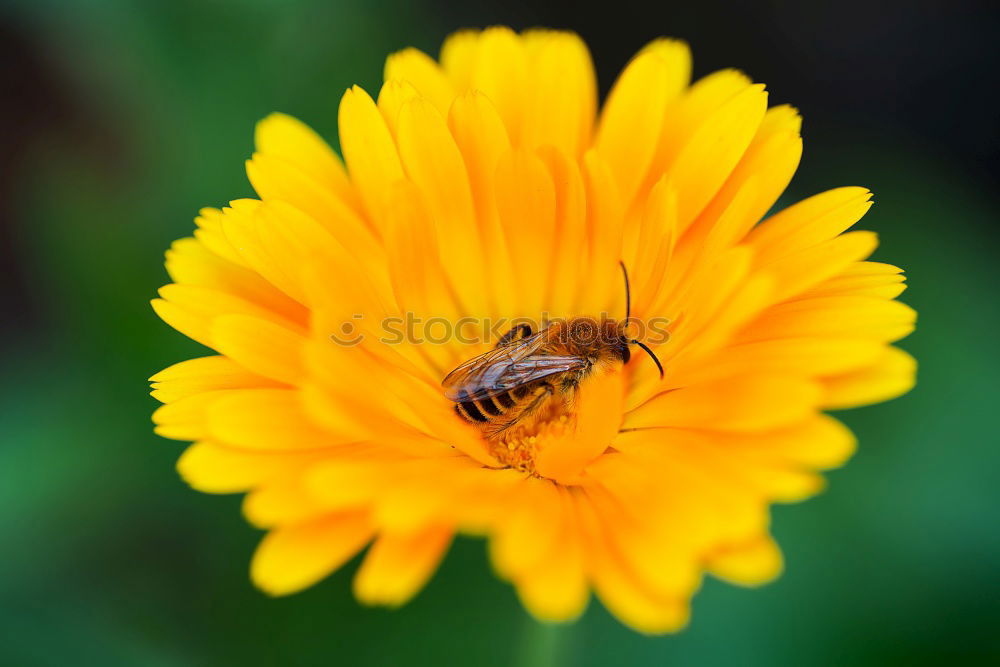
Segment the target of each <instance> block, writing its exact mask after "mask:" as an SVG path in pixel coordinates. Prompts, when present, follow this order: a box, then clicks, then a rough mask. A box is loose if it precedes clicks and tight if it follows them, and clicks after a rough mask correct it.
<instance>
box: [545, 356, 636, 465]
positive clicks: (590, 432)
mask: <svg viewBox="0 0 1000 667" xmlns="http://www.w3.org/2000/svg"><path fill="white" fill-rule="evenodd" d="M623 384H624V383H623V376H622V374H621V373H608V374H606V375H603V376H599V377H593V378H590V379H588V380H587V383H586V385H584V386H581V387H580V389H579V391H578V392H577V396H576V405H575V408H574V409H575V412H576V423H575V426H574V428H573V429H571V430H570V431H568V432H567V433H565V434H564V435H563V436H562V437H559V438H554V439H551V440H549V441H546V442H544V443H543V444H542V445H540V447H539V451H538V453H537V454H536V455H535V470H537V471H538V473H539V474H540V475H542V476H543V477H547V478H549V479H554V480H557V481H560V482H569V481H571V480H572V479H574V478H575V477H576V475H577V474H578V473H579V472H580V470H582V469H583V468H584V466H586V465H587V464H588V463H590V462H591V461H592V460H593V459H595V458H597V457H598V456H600V455H601V453H602V452H604V450H606V449H607V448H608V446H609V445H610V444H611V440H612V439H613V438H614V436H615V434H616V433H617V432H618V428H619V426H620V425H621V414H622V402H623V400H624V391H625V390H624V386H623ZM540 439H541V438H540Z"/></svg>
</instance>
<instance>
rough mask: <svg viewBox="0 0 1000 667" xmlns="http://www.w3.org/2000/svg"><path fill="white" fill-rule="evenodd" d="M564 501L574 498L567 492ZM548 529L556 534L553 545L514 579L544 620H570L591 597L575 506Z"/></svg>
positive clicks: (526, 602)
mask: <svg viewBox="0 0 1000 667" xmlns="http://www.w3.org/2000/svg"><path fill="white" fill-rule="evenodd" d="M562 495H563V496H567V497H566V498H565V499H564V500H563V501H562V502H563V504H564V505H568V504H569V503H571V502H572V501H570V500H569V499H568V494H567V493H566V492H565V491H563V492H562ZM549 530H551V531H553V532H555V533H556V535H557V537H556V539H555V540H554V542H553V543H552V546H553V548H552V549H551V550H550V551H549V552H548V553H547V554H546V555H545V556H544V557H543V558H542V560H541V561H540V562H539V563H537V564H536V565H535V566H534V567H532V568H531V569H529V570H526V571H524V572H523V573H522V574H521V576H519V577H518V578H517V579H515V581H514V585H515V587H516V589H517V596H518V598H520V600H521V603H522V604H523V605H524V606H525V608H526V609H527V610H528V611H529V612H531V613H532V614H533V615H534V616H535V617H536V618H538V619H540V620H543V621H571V620H573V619H575V618H577V617H578V616H579V615H580V614H582V613H583V610H584V609H585V608H586V606H587V600H588V599H589V597H590V588H589V586H588V585H587V578H586V575H585V572H584V560H583V559H584V555H583V544H582V542H581V537H580V530H579V528H578V526H577V525H576V521H575V519H574V518H573V514H572V508H571V507H567V508H566V512H565V516H564V518H563V519H562V520H560V521H559V523H558V524H557V525H555V526H550V527H549Z"/></svg>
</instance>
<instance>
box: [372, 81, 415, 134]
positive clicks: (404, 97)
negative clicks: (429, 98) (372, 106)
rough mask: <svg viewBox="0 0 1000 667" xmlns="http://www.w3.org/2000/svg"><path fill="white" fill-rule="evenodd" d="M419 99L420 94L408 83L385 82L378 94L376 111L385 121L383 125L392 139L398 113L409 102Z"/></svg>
mask: <svg viewBox="0 0 1000 667" xmlns="http://www.w3.org/2000/svg"><path fill="white" fill-rule="evenodd" d="M418 97H420V93H419V92H417V89H416V88H414V87H413V84H411V83H410V82H409V81H395V80H393V81H386V82H385V83H384V84H382V89H381V90H380V91H379V93H378V110H379V111H380V112H381V113H382V118H384V119H385V125H386V127H388V128H389V132H391V133H392V136H393V137H397V136H398V133H397V129H398V128H399V112H400V111H401V110H402V108H403V106H404V105H405V104H406V103H407V102H409V101H410V100H413V99H416V98H418Z"/></svg>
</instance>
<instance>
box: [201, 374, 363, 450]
mask: <svg viewBox="0 0 1000 667" xmlns="http://www.w3.org/2000/svg"><path fill="white" fill-rule="evenodd" d="M207 419H208V430H209V432H210V433H211V435H212V437H213V438H214V439H217V440H219V441H221V442H223V443H226V444H228V445H231V446H233V447H240V448H245V449H253V450H264V451H282V450H303V449H319V448H323V447H332V446H334V445H339V444H343V443H347V442H354V441H357V440H359V439H362V438H363V437H364V436H365V435H366V433H365V432H364V431H363V430H361V429H360V428H359V426H358V425H357V424H355V423H354V422H353V419H351V418H350V416H349V415H342V416H341V420H340V422H339V426H340V428H339V430H338V431H337V432H332V430H331V429H323V428H320V427H319V425H317V424H315V423H313V421H312V420H311V419H310V418H309V417H308V415H307V414H306V412H305V411H304V409H303V405H302V401H301V398H300V397H299V395H298V392H295V391H289V390H284V389H246V390H243V391H239V392H231V393H230V394H229V395H227V396H225V397H223V398H221V399H220V400H218V401H216V402H214V403H212V404H211V405H210V406H208V408H207Z"/></svg>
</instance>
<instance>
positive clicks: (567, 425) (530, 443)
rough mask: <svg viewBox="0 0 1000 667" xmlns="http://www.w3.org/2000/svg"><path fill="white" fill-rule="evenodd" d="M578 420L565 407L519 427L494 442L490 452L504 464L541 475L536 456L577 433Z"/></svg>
mask: <svg viewBox="0 0 1000 667" xmlns="http://www.w3.org/2000/svg"><path fill="white" fill-rule="evenodd" d="M575 426H576V417H575V415H574V414H573V413H571V412H569V411H568V410H567V409H566V408H565V407H564V406H557V407H554V408H550V409H548V410H547V411H546V413H545V414H544V416H543V417H540V418H538V419H536V420H535V421H534V422H533V423H529V424H528V425H524V426H520V425H519V426H517V427H516V428H515V429H511V431H510V432H509V433H508V434H505V435H503V436H501V437H499V438H497V439H496V440H494V441H492V443H491V447H490V453H491V454H493V456H494V457H496V459H497V460H498V461H500V462H501V463H502V464H503V465H505V466H507V467H510V468H514V469H515V470H520V471H521V472H526V473H529V474H532V475H537V474H538V472H537V470H536V469H535V456H536V455H537V454H538V452H540V451H541V450H542V449H544V448H545V447H546V445H549V444H552V443H555V442H558V441H560V440H562V439H563V438H564V437H566V436H567V435H572V433H573V432H574V431H575Z"/></svg>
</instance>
